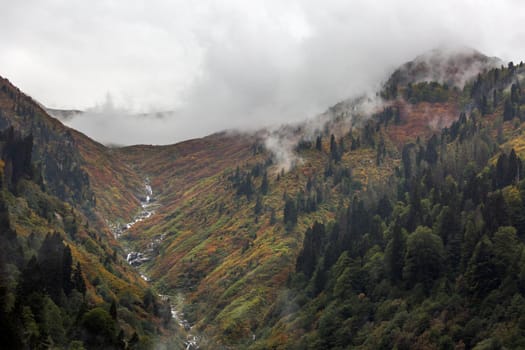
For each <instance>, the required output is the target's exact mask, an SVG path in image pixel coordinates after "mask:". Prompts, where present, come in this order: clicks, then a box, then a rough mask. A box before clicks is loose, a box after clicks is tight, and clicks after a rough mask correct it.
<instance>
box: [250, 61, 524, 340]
mask: <svg viewBox="0 0 525 350" xmlns="http://www.w3.org/2000/svg"><path fill="white" fill-rule="evenodd" d="M524 72H525V69H524V67H523V64H520V65H519V66H514V65H513V64H509V65H508V66H507V67H502V68H500V69H491V70H489V71H486V72H483V73H482V74H481V75H479V76H478V77H477V78H476V79H474V80H473V81H470V82H469V83H467V85H466V86H465V89H464V90H463V93H462V96H461V98H460V100H461V101H463V102H467V103H465V104H464V105H465V106H468V109H466V110H464V112H463V113H462V114H461V115H460V117H459V119H458V120H457V121H455V122H454V123H452V124H451V125H449V127H448V128H445V129H443V130H440V131H437V132H436V137H432V138H430V139H428V141H425V140H423V139H420V140H419V141H416V142H415V143H406V144H405V145H404V146H403V150H402V156H401V164H400V167H399V169H398V171H396V174H395V176H394V178H393V179H392V183H391V186H392V189H393V191H385V192H383V195H384V196H383V197H381V196H379V197H378V198H377V197H376V198H374V197H373V196H370V193H369V192H370V190H367V191H363V192H361V193H358V192H355V193H354V194H353V195H354V196H353V199H352V203H351V205H348V206H343V208H342V209H341V210H340V213H341V215H339V216H338V217H337V218H336V219H335V220H333V221H324V222H323V223H322V224H321V223H320V224H316V225H313V226H312V227H311V228H310V229H309V230H308V231H307V232H306V234H305V239H304V241H303V248H302V251H301V253H300V255H299V258H298V259H297V260H296V269H295V272H294V273H293V274H292V275H291V276H290V278H289V282H288V283H287V287H288V288H287V289H283V290H282V293H281V295H280V296H279V298H278V301H277V302H276V303H275V304H274V307H273V308H272V309H271V311H270V312H268V313H267V314H266V316H265V317H266V318H265V320H264V322H263V323H265V324H268V325H273V326H271V327H269V328H266V327H262V329H260V330H259V332H258V333H257V339H259V340H256V341H254V342H253V343H251V344H250V345H247V347H249V348H253V349H268V348H286V349H319V348H334V349H340V348H341V349H342V348H359V349H390V348H398V349H412V348H414V347H416V348H421V349H454V348H456V349H458V348H462V349H487V348H493V349H494V348H495V349H505V348H508V349H516V348H523V347H524V345H525V344H524V342H523V339H525V338H524V334H525V330H524V327H523V317H522V315H523V313H522V311H523V310H524V309H523V308H524V306H525V302H524V301H525V299H524V294H525V280H524V279H523V276H524V274H523V272H524V271H525V261H524V259H523V256H524V255H523V252H524V251H525V244H524V242H525V226H524V221H523V219H524V218H523V210H524V206H523V205H524V203H525V202H524V199H525V182H524V181H523V177H522V173H523V163H522V160H521V159H520V156H523V145H524V137H525V136H524V130H525V123H524V122H525V115H524V114H523V112H522V107H523V105H524V104H525V98H524V95H523V93H522V92H521V88H520V85H521V84H523V73H524ZM400 88H401V89H400V90H399V93H400V95H401V96H405V97H406V95H407V90H408V89H409V88H410V87H409V86H408V85H406V86H400ZM477 96H481V98H480V99H479V100H477V99H476V97H477ZM483 96H485V98H483ZM487 96H489V97H488V98H487ZM413 102H416V101H413ZM465 112H466V113H465ZM323 224H324V225H323ZM518 310H519V311H518Z"/></svg>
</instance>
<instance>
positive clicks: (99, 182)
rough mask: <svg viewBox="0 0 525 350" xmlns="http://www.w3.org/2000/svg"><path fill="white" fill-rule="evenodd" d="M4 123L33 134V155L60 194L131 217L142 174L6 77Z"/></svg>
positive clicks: (1, 103) (1, 85) (1, 92)
mask: <svg viewBox="0 0 525 350" xmlns="http://www.w3.org/2000/svg"><path fill="white" fill-rule="evenodd" d="M0 126H2V127H3V128H5V127H7V126H13V127H15V128H16V129H17V130H20V131H21V132H22V133H24V134H29V133H30V134H32V135H33V138H34V145H35V146H34V152H33V159H34V160H35V162H37V163H39V164H40V166H41V167H42V173H43V176H44V181H45V183H46V185H47V186H49V188H50V190H51V192H53V193H54V194H56V195H57V196H58V197H60V198H61V199H63V200H66V201H68V202H70V203H74V205H75V206H76V207H79V208H83V209H85V210H91V209H93V208H94V207H95V206H96V207H97V210H98V212H99V213H102V214H103V216H104V218H106V219H111V220H115V219H117V218H122V219H129V218H130V217H132V216H133V213H134V211H135V210H136V208H137V207H138V205H139V202H138V200H137V199H136V197H135V194H136V193H139V191H140V190H137V189H138V188H141V185H140V184H141V182H142V179H139V178H137V177H136V175H135V174H134V172H132V171H130V170H129V169H128V167H127V165H126V164H125V163H123V162H121V161H120V160H119V159H118V157H112V156H111V155H110V153H111V152H110V150H109V149H107V148H105V147H104V146H102V145H100V144H98V143H96V142H94V141H93V140H91V139H89V138H88V137H86V136H84V135H83V134H81V133H79V132H77V131H75V130H72V129H70V128H68V127H66V126H64V125H63V124H62V123H60V122H59V121H58V120H56V119H54V118H52V117H50V116H49V115H48V114H47V113H46V111H45V110H44V109H43V108H41V107H40V105H39V104H37V103H36V102H35V101H34V100H32V99H31V98H30V97H28V96H26V95H25V94H24V93H22V92H21V91H20V90H19V89H18V88H16V87H15V86H13V85H12V84H11V83H10V82H9V81H8V80H7V79H4V78H0Z"/></svg>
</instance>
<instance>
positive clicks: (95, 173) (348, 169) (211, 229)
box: [0, 56, 525, 350]
mask: <svg viewBox="0 0 525 350" xmlns="http://www.w3.org/2000/svg"><path fill="white" fill-rule="evenodd" d="M476 57H477V59H479V60H481V61H483V60H485V59H486V57H485V56H483V57H481V56H476ZM467 61H468V59H467ZM467 63H468V62H467ZM406 67H412V68H413V70H412V71H411V70H410V69H405V68H406ZM405 68H404V69H401V70H399V71H396V72H395V73H394V74H393V75H392V76H391V77H390V79H389V80H388V81H387V82H386V84H385V86H384V88H383V90H382V91H381V92H379V93H378V96H377V97H378V100H379V101H380V103H379V107H377V109H376V110H374V111H373V112H366V113H364V112H359V108H357V107H356V106H359V103H361V102H362V101H363V100H359V99H357V100H349V101H346V102H344V103H340V104H338V105H336V106H334V107H332V108H330V109H329V110H328V111H327V112H326V114H325V115H324V117H326V119H323V121H326V123H325V124H323V126H322V127H321V128H320V129H315V131H312V130H313V128H309V126H308V125H307V124H306V123H308V122H305V125H296V126H287V127H284V128H283V129H282V130H280V131H279V132H281V134H280V136H279V135H278V137H281V138H287V139H286V140H285V141H286V142H287V143H286V142H285V144H286V145H288V144H290V145H291V149H292V151H291V152H292V153H293V157H295V160H294V162H292V166H291V168H289V169H287V170H286V171H285V169H284V168H281V163H280V159H279V157H277V156H276V154H275V153H274V152H272V150H271V149H269V148H268V147H266V146H267V145H268V144H267V143H265V139H264V136H261V135H268V134H265V132H266V131H264V132H261V133H260V134H257V135H251V134H250V135H240V134H239V135H233V136H232V135H230V134H228V133H220V134H215V135H211V136H209V137H206V138H202V139H196V140H190V141H187V142H183V143H180V144H177V145H171V146H162V147H159V146H132V147H126V148H111V149H110V148H106V147H104V146H102V145H100V144H96V143H94V142H93V141H91V140H89V139H88V138H87V137H85V136H83V135H81V134H79V133H76V132H74V131H72V130H68V129H67V128H66V127H64V126H62V125H61V124H59V123H58V122H57V121H56V120H53V119H51V118H49V117H48V116H47V115H45V112H44V111H42V110H40V109H39V108H40V107H38V106H35V105H34V104H33V102H32V101H31V99H30V98H29V97H27V96H25V95H23V94H22V93H21V92H20V91H19V90H17V89H16V88H14V87H12V86H10V85H9V86H8V87H6V88H0V121H2V122H3V124H2V127H5V128H4V131H2V132H0V180H1V182H0V269H1V271H0V327H1V329H2V332H1V333H0V341H1V342H2V344H3V345H5V346H6V347H7V348H22V349H34V348H42V349H45V348H68V349H98V348H108V349H151V348H160V349H163V348H167V349H170V348H187V347H188V346H189V348H191V347H192V346H193V347H196V346H197V345H198V346H199V347H200V348H203V349H205V348H210V349H227V348H249V349H308V348H310V349H328V348H330V349H346V348H360V349H391V348H395V349H412V348H421V349H478V350H479V349H504V348H522V347H525V342H524V341H523V339H525V319H523V316H522V315H523V314H524V312H525V298H524V296H523V295H524V292H525V244H524V242H525V214H524V213H525V177H524V176H523V171H525V169H524V168H525V166H524V164H523V160H524V157H525V134H524V131H525V128H523V125H525V124H524V122H525V112H524V111H523V105H524V104H525V93H523V92H522V90H521V85H522V84H523V78H522V77H523V74H524V73H525V67H523V64H519V65H514V64H512V63H510V64H508V65H506V66H501V67H498V68H490V69H486V70H484V71H482V72H481V73H480V74H479V75H478V76H477V77H475V78H474V79H472V80H469V81H468V82H467V83H466V84H465V85H464V86H458V85H457V84H456V83H454V81H452V80H451V81H447V80H439V81H426V80H420V79H417V78H418V77H420V78H421V77H424V76H426V72H425V71H424V70H423V69H422V68H421V67H420V66H419V65H417V64H408V65H405ZM452 68H454V69H456V70H455V71H457V68H458V67H456V66H454V67H452ZM454 69H452V70H453V71H454ZM3 83H4V84H6V86H7V82H5V81H4V82H3ZM379 97H380V99H379ZM4 124H5V125H4ZM9 126H10V127H9ZM310 129H312V130H310ZM307 130H309V131H307ZM50 135H51V136H50ZM61 135H65V137H64V138H62V137H61ZM273 136H275V135H273ZM291 140H293V142H292V141H291ZM51 141H52V142H51ZM281 141H282V140H281ZM68 147H70V148H71V149H72V150H74V151H75V152H73V153H70V152H69V151H68ZM48 160H49V161H48ZM145 184H147V186H148V191H149V192H147V194H146V195H144V186H145ZM153 193H154V195H153ZM141 196H142V197H144V196H147V198H148V199H147V202H145V201H144V200H143V199H141V198H142V197H141ZM150 196H153V197H150ZM150 200H151V202H150ZM145 203H147V204H145ZM141 204H142V206H141ZM145 205H146V206H147V210H148V215H142V216H141V215H140V213H141V210H146V209H145V207H144V206H145ZM113 209H114V210H113ZM150 210H151V211H150ZM130 220H132V221H130ZM128 223H132V224H128ZM110 228H113V229H115V230H113V231H111V230H110ZM129 252H134V253H135V254H136V255H139V254H140V255H141V256H144V257H146V258H145V259H142V260H141V261H140V262H139V263H137V264H136V266H134V267H131V266H130V265H129V264H128V262H127V261H126V254H127V253H129ZM137 270H138V271H137ZM140 274H142V278H141V275H140ZM158 293H161V294H162V295H163V296H162V297H161V296H159V294H158ZM168 295H169V296H171V297H174V298H173V299H172V301H174V302H173V303H172V304H171V305H170V300H168V299H167V298H168V297H167V296H168ZM172 307H173V308H174V310H176V311H177V312H176V313H174V315H176V317H175V318H172V317H173V315H172V310H171V308H172ZM188 339H192V342H193V343H191V344H192V345H188V344H190V342H189V341H188Z"/></svg>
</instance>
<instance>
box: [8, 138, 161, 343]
mask: <svg viewBox="0 0 525 350" xmlns="http://www.w3.org/2000/svg"><path fill="white" fill-rule="evenodd" d="M32 148H33V138H32V136H31V135H28V136H22V135H21V134H19V133H18V132H17V131H15V130H14V129H13V128H8V129H6V130H5V131H3V132H1V133H0V155H1V160H0V329H1V330H2V331H1V332H0V343H1V344H2V345H1V347H2V348H5V349H48V348H54V349H58V348H68V349H84V348H88V349H94V348H96V349H99V348H107V349H147V348H151V347H152V346H153V341H154V339H155V338H156V337H158V335H159V332H162V331H161V330H162V328H163V327H166V326H168V325H169V323H170V320H171V311H170V307H169V305H168V304H166V303H165V302H162V301H160V300H159V297H158V296H157V295H155V294H153V293H152V291H151V290H147V291H146V293H145V294H144V295H143V297H142V299H140V294H139V292H138V290H134V289H132V288H128V287H126V284H125V282H123V281H119V280H118V278H122V277H123V273H124V271H122V267H121V266H120V267H119V265H122V264H123V262H122V261H121V260H119V258H118V256H117V251H116V250H115V249H114V248H111V247H110V246H109V245H108V242H107V241H106V239H105V238H103V236H101V235H100V234H99V233H98V232H97V231H96V230H95V229H93V228H90V227H89V225H88V223H87V221H86V218H85V217H83V216H82V215H81V214H80V213H79V212H77V211H76V210H74V209H73V208H72V207H70V206H69V205H67V204H65V203H64V202H62V201H60V200H59V199H58V198H56V197H53V196H51V195H50V194H48V193H47V190H46V185H45V183H44V182H43V179H42V176H41V174H40V169H39V168H38V167H37V166H35V165H34V163H32V161H31V159H32V157H31V154H32ZM46 232H47V233H46ZM79 247H83V248H79ZM79 249H85V250H84V251H82V250H80V251H79ZM90 251H91V253H95V256H96V257H95V259H96V260H95V261H96V262H94V261H92V260H89V257H90V256H91V258H93V255H91V254H90ZM81 261H82V263H81ZM84 262H85V263H86V264H88V265H87V266H88V268H89V270H90V271H93V270H94V272H95V273H90V275H92V276H93V275H94V276H93V277H92V278H93V279H92V280H86V279H87V276H86V274H85V272H84V271H83V270H84V265H83V264H84ZM99 264H100V265H99ZM124 264H125V263H124ZM124 266H125V265H124ZM110 274H114V276H111V275H110ZM110 276H111V277H110ZM110 278H113V279H115V278H117V279H115V280H114V281H113V282H116V283H120V289H121V291H120V292H118V289H115V288H114V285H111V284H110V283H108V279H110ZM110 286H112V287H111V289H110ZM137 294H138V295H137ZM148 313H149V314H150V315H148ZM141 318H142V320H141ZM156 322H157V323H158V324H156ZM162 323H164V325H162Z"/></svg>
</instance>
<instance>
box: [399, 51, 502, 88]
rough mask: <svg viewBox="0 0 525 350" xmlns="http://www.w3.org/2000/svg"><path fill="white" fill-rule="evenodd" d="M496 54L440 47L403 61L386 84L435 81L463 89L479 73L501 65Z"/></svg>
mask: <svg viewBox="0 0 525 350" xmlns="http://www.w3.org/2000/svg"><path fill="white" fill-rule="evenodd" d="M501 63H502V61H501V60H500V59H499V58H497V57H489V56H486V55H484V54H482V53H481V52H479V51H477V50H475V49H472V48H470V47H440V48H436V49H433V50H430V51H428V52H425V53H423V54H421V55H419V56H417V57H416V58H415V59H414V60H412V61H409V62H406V63H405V64H403V65H402V66H401V67H399V68H398V69H397V70H396V71H395V72H394V73H393V74H392V76H391V77H390V79H389V83H391V82H396V83H397V84H401V85H406V84H408V83H418V82H423V81H436V82H439V83H442V84H447V85H450V86H457V87H459V88H463V86H464V85H465V83H466V82H467V81H469V80H470V79H472V78H474V77H475V76H477V75H478V74H479V73H480V72H483V71H485V70H488V69H491V68H494V67H497V66H499V65H501Z"/></svg>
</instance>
